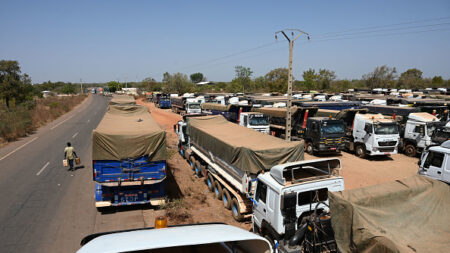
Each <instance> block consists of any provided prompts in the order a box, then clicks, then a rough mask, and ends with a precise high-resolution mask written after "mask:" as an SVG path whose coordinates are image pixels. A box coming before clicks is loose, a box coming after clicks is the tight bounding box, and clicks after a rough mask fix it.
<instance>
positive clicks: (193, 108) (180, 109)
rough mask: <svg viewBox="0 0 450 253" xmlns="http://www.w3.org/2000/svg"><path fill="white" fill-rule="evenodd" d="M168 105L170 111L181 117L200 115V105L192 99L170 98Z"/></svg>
mask: <svg viewBox="0 0 450 253" xmlns="http://www.w3.org/2000/svg"><path fill="white" fill-rule="evenodd" d="M170 104H171V107H172V111H173V112H175V113H178V114H181V115H182V116H183V115H192V114H200V113H202V108H201V104H200V102H198V101H197V100H196V99H195V98H194V97H183V96H182V97H171V98H170Z"/></svg>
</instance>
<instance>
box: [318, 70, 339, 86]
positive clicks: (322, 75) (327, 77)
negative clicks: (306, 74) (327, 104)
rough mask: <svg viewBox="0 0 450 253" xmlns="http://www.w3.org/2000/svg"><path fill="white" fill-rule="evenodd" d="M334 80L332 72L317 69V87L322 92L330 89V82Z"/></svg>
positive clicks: (334, 75)
mask: <svg viewBox="0 0 450 253" xmlns="http://www.w3.org/2000/svg"><path fill="white" fill-rule="evenodd" d="M334 79H336V74H335V73H334V71H331V70H328V69H319V76H318V81H319V87H320V89H322V90H327V89H328V88H330V84H331V81H333V80H334Z"/></svg>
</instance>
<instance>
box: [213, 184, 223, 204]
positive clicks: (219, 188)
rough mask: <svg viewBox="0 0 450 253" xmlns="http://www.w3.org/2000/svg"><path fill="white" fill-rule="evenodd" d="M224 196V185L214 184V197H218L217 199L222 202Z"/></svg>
mask: <svg viewBox="0 0 450 253" xmlns="http://www.w3.org/2000/svg"><path fill="white" fill-rule="evenodd" d="M222 194H223V189H222V185H221V184H220V182H219V181H216V183H215V184H214V196H215V197H216V199H218V200H221V199H222Z"/></svg>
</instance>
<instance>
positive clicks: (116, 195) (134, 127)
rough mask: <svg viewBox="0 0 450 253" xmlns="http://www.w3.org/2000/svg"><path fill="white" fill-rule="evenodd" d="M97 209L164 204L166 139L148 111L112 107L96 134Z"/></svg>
mask: <svg viewBox="0 0 450 253" xmlns="http://www.w3.org/2000/svg"><path fill="white" fill-rule="evenodd" d="M92 168H93V171H92V176H93V180H94V181H95V206H96V207H97V208H98V209H102V208H104V207H109V206H121V205H134V204H148V203H150V204H152V205H158V204H161V203H162V201H163V198H164V195H165V194H164V179H165V178H166V135H165V132H164V131H163V130H162V129H161V128H160V127H159V125H158V124H157V123H156V122H155V121H154V119H153V118H152V117H151V116H150V113H149V111H148V109H147V108H146V107H142V106H138V105H110V106H109V108H108V110H107V112H106V113H105V116H104V117H103V119H102V120H101V122H100V123H99V125H98V126H97V128H96V129H94V131H93V133H92Z"/></svg>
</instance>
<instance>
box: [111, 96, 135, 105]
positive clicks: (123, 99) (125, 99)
mask: <svg viewBox="0 0 450 253" xmlns="http://www.w3.org/2000/svg"><path fill="white" fill-rule="evenodd" d="M109 104H110V105H135V104H136V101H135V99H134V97H132V96H129V95H116V94H115V95H113V97H112V99H111V101H109Z"/></svg>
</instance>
